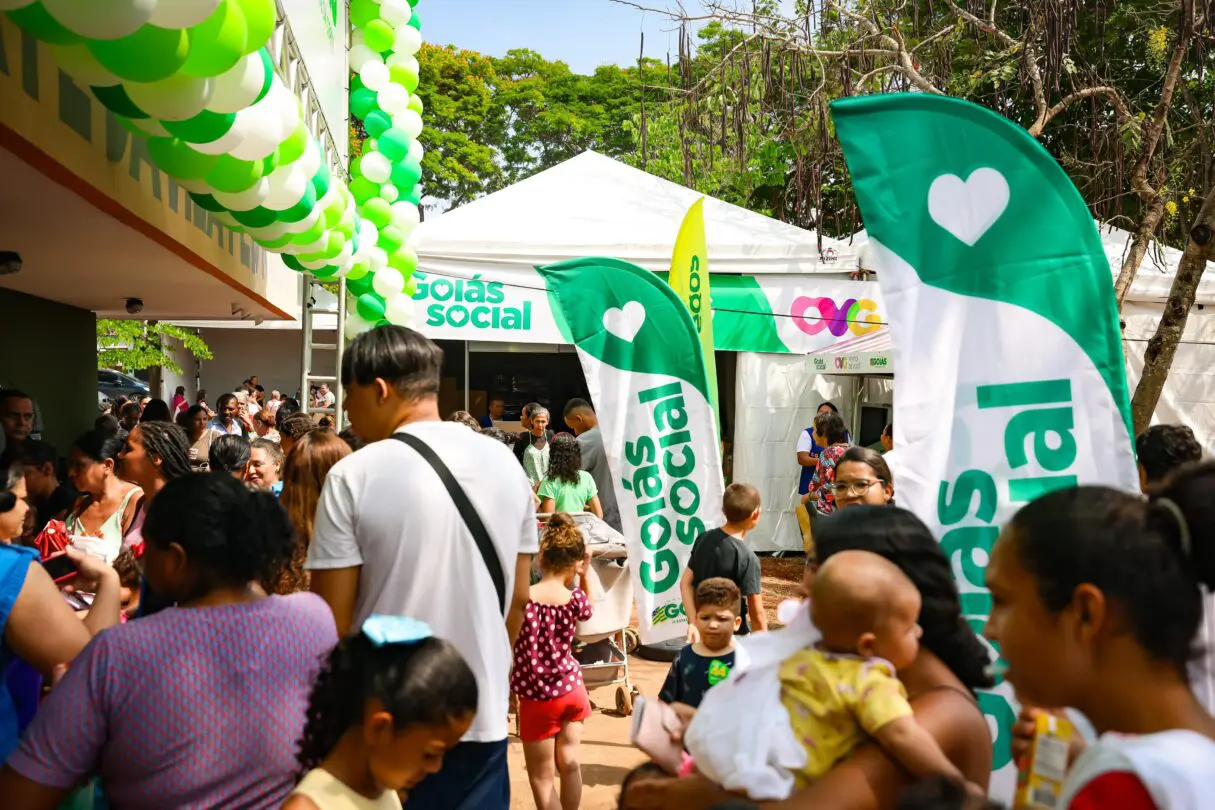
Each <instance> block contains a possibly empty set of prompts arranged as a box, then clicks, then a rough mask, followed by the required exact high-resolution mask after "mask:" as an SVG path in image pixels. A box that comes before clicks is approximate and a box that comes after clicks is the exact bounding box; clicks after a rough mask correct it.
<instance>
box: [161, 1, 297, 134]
mask: <svg viewBox="0 0 1215 810" xmlns="http://www.w3.org/2000/svg"><path fill="white" fill-rule="evenodd" d="M168 2H169V0H165V2H164V3H162V5H166V4H168ZM278 83H279V81H278V79H277V78H276V79H275V84H278ZM265 84H266V64H265V63H264V62H263V61H262V57H261V55H260V54H257V53H251V54H249V55H248V56H246V57H245V58H244V59H242V60H240V61H239V62H237V63H236V64H235V65H234V66H233V67H232V68H231V69H230V70H228V71H227V72H226V73H221V74H220V75H218V76H216V77H215V92H214V93H213V94H212V95H211V102H210V104H208V105H207V109H209V110H211V111H212V112H218V113H234V112H240V111H241V110H243V109H245V108H247V107H248V106H249V105H251V104H252V103H253V102H254V101H256V100H257V96H258V94H259V93H261V91H262V87H264V86H265Z"/></svg>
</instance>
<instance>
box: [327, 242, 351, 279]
mask: <svg viewBox="0 0 1215 810" xmlns="http://www.w3.org/2000/svg"><path fill="white" fill-rule="evenodd" d="M353 256H354V243H353V242H351V241H350V240H349V239H347V240H346V241H345V242H343V243H342V249H341V250H339V251H338V255H337V256H336V257H334V258H332V259H330V260H329V263H330V264H336V265H337V267H338V271H339V272H341V273H345V271H346V270H349V269H350V260H351V258H353Z"/></svg>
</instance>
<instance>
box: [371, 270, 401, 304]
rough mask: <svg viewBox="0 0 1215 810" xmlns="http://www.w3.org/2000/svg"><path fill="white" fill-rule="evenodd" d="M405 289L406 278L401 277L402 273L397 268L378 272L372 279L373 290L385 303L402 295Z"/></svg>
mask: <svg viewBox="0 0 1215 810" xmlns="http://www.w3.org/2000/svg"><path fill="white" fill-rule="evenodd" d="M404 287H405V276H403V275H401V271H400V270H397V269H396V268H395V267H385V268H383V269H382V270H376V271H375V275H374V276H372V277H371V288H372V289H373V290H375V291H376V292H377V293H379V295H380V297H381V298H383V299H384V300H385V301H391V300H392V299H393V298H395V297H397V296H398V295H400V294H401V290H402V289H403V288H404Z"/></svg>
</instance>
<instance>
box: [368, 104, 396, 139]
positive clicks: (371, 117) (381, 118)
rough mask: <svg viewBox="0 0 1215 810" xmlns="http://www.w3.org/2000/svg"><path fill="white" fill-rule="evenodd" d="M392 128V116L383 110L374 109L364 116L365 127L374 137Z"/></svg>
mask: <svg viewBox="0 0 1215 810" xmlns="http://www.w3.org/2000/svg"><path fill="white" fill-rule="evenodd" d="M391 128H392V116H390V115H389V114H388V113H386V112H384V111H383V110H372V111H371V112H369V113H368V114H367V115H366V116H364V117H363V129H365V130H367V134H368V135H370V136H371V137H373V138H378V137H380V136H381V135H383V134H384V133H385V132H387V131H388V130H389V129H391Z"/></svg>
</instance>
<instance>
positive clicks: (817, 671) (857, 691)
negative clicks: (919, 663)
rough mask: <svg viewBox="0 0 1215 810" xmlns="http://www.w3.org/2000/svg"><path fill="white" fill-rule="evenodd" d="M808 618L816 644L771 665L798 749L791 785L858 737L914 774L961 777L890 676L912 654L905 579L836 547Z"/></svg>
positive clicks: (913, 633) (911, 598) (915, 639)
mask: <svg viewBox="0 0 1215 810" xmlns="http://www.w3.org/2000/svg"><path fill="white" fill-rule="evenodd" d="M810 615H811V617H812V619H813V620H814V625H815V627H817V628H818V630H819V632H820V633H822V640H821V641H820V642H819V643H818V644H817V645H816V646H814V647H811V648H808V649H805V650H802V651H800V652H798V653H796V654H795V655H793V656H791V657H790V658H788V659H786V660H785V662H784V663H783V664H782V665H781V669H780V681H781V701H782V702H783V703H784V705H785V709H786V710H787V711H788V712H789V722H790V724H791V725H792V727H793V733H794V734H795V735H796V736H797V737H798V739H799V740H800V741H801V743H802V745H803V746H805V749H806V768H805V770H804V771H802V772H801V773H799V774H797V781H798V786H799V787H804V786H805V785H806V784H808V783H810V782H813V781H815V780H816V779H819V778H820V777H822V776H824V775H825V774H826V773H827V772H828V771H830V770H831V768H832V766H834V765H835V764H836V763H837V762H839V761H840V760H841V759H843V758H844V757H845V756H847V755H848V753H849V752H850V751H852V749H853V748H855V747H856V746H858V745H860V744H861V743H863V742H864V741H865V739H866V737H869V738H872V739H873V740H875V741H876V742H877V743H878V744H879V745H881V746H882V747H883V748H884V749H885V750H886V752H887V753H888V754H889V755H890V756H891V757H893V758H894V759H896V760H898V761H899V762H901V763H902V764H903V766H904V767H906V768H907V769H908V770H909V771H911V772H912V773H913V774H915V775H917V776H936V775H941V776H946V777H949V778H951V779H954V780H956V781H958V782H964V779H963V777H962V773H961V772H960V771H959V770H958V769H957V768H956V767H955V766H954V765H953V763H952V762H950V761H949V759H948V757H946V756H945V754H944V752H942V751H941V748H940V746H938V745H937V742H936V740H935V739H934V738H933V737H932V735H931V734H929V733H928V732H927V731H925V730H924V728H923V727H921V726H920V724H919V723H917V722H916V721H915V718H914V717H913V716H912V710H911V704H910V703H908V701H907V693H906V691H904V689H903V684H902V683H901V682H900V681H899V679H898V675H897V674H896V670H898V669H900V668H902V667H905V666H907V665H909V664H911V662H913V661H914V660H915V658H916V655H917V654H918V652H919V644H920V635H921V630H920V626H919V624H917V621H918V619H919V615H920V592H919V591H918V590H916V587H915V585H914V584H912V582H911V580H909V579H908V578H907V576H906V575H905V574H904V573H903V572H902V571H901V570H899V568H898V566H896V565H895V564H894V563H892V562H890V561H889V560H887V559H885V558H884V557H880V556H878V555H877V554H873V553H870V552H867V551H844V552H840V553H838V554H835V555H832V556H831V557H830V558H829V559H828V560H827V561H826V562H825V563H823V565H822V567H821V568H820V569H819V571H818V574H817V576H816V577H815V580H814V586H813V589H812V593H811V601H810ZM968 788H970V789H971V790H972V791H978V788H976V787H973V786H968Z"/></svg>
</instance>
